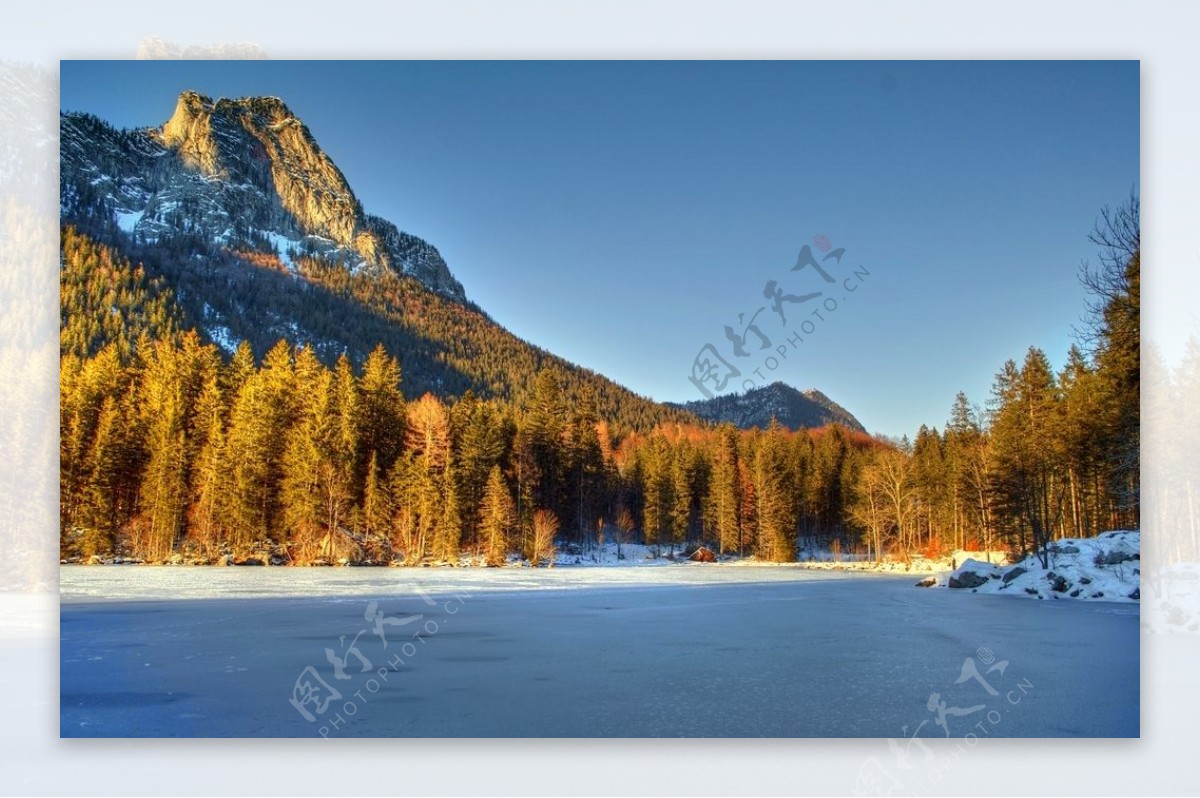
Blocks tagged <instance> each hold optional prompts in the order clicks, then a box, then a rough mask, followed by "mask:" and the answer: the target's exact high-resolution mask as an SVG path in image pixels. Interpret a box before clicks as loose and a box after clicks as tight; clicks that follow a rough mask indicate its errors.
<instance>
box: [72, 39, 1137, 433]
mask: <svg viewBox="0 0 1200 798" xmlns="http://www.w3.org/2000/svg"><path fill="white" fill-rule="evenodd" d="M184 89H195V90H197V91H200V92H203V93H206V94H210V95H213V96H215V97H221V96H224V97H238V96H246V95H264V94H265V95H275V96H278V97H281V98H283V99H284V100H285V101H286V102H287V104H288V105H289V106H290V107H291V109H292V110H293V111H294V112H295V113H296V114H297V115H298V116H299V117H300V118H301V119H302V120H303V121H304V122H305V123H306V124H307V125H308V127H309V129H310V130H311V131H312V133H313V135H314V136H315V137H316V139H317V141H318V143H319V144H320V145H321V147H323V148H324V149H325V150H326V152H328V153H329V155H330V157H332V158H333V160H334V162H335V163H337V165H338V166H339V167H340V168H341V169H342V171H343V172H344V173H345V175H346V177H347V178H348V179H349V181H350V184H351V186H352V187H353V188H354V190H355V192H356V193H357V194H358V196H359V199H360V200H361V201H362V203H363V205H364V207H365V208H366V209H367V210H368V211H369V212H371V213H375V214H378V215H380V216H383V217H385V218H387V219H389V220H391V221H393V222H395V223H396V224H397V226H399V227H400V228H401V229H402V230H406V231H408V232H411V233H414V234H416V235H419V236H421V237H422V238H425V239H426V240H428V241H429V242H430V243H432V244H434V245H435V246H437V247H438V249H439V250H440V251H441V252H442V255H443V256H444V257H445V258H446V261H447V263H449V265H450V268H451V270H452V271H453V272H454V274H455V275H456V276H457V277H458V278H459V279H460V280H461V281H462V283H463V286H464V287H465V289H466V291H467V295H468V296H469V297H470V298H471V299H472V300H474V301H476V302H477V303H478V304H479V305H480V306H482V307H483V308H484V309H485V310H487V311H488V313H489V314H491V315H492V316H493V317H494V318H495V319H496V320H497V321H499V322H500V323H501V324H503V325H505V326H506V327H507V328H508V329H510V330H512V331H513V332H514V333H516V334H517V335H519V336H521V337H523V338H525V339H527V340H529V341H531V342H533V343H536V344H538V345H540V346H543V347H545V348H547V349H549V350H551V351H553V352H555V353H557V354H559V355H562V356H563V357H566V358H568V359H569V360H572V361H574V362H576V363H579V364H581V365H584V366H587V367H589V368H592V369H595V370H597V371H600V372H602V373H604V374H606V375H607V376H609V377H611V378H613V379H615V380H617V381H618V382H620V383H622V384H624V385H626V386H628V387H630V388H632V389H633V390H635V391H638V392H639V393H643V394H646V395H649V396H651V397H653V398H655V399H659V400H674V401H683V400H688V399H693V398H699V396H700V394H699V392H698V391H697V389H696V388H695V387H694V386H693V385H692V383H691V382H689V380H688V375H689V374H690V373H691V367H692V362H693V360H694V358H695V357H696V355H697V353H698V351H699V350H700V348H701V347H702V346H704V345H705V344H706V343H712V344H714V345H715V346H716V348H717V350H718V352H720V353H721V354H722V356H723V357H725V358H726V359H727V360H728V361H729V362H731V363H733V364H734V365H735V366H738V367H739V368H740V370H741V371H742V372H743V377H742V378H738V379H734V380H732V381H731V382H730V385H729V387H730V388H734V387H740V386H741V385H742V381H743V379H744V378H746V377H749V378H750V379H753V380H754V381H755V383H758V384H764V383H765V382H767V381H771V380H775V379H779V380H782V381H784V382H787V383H790V384H792V385H795V386H796V387H799V388H809V387H816V388H818V389H820V390H822V391H823V392H825V393H826V394H828V395H829V396H830V397H832V398H833V399H834V400H836V401H838V402H839V403H841V404H842V405H844V406H845V407H846V408H847V409H849V410H850V411H851V412H853V413H854V414H855V415H856V416H857V417H858V418H859V419H860V420H861V421H862V422H863V424H864V425H865V426H866V427H867V428H868V429H869V430H871V431H872V432H881V433H884V434H888V435H895V436H899V435H901V434H905V433H907V434H909V435H910V436H911V435H912V434H913V433H914V432H915V430H916V428H917V427H918V426H919V425H920V424H922V423H926V424H930V425H936V426H939V427H940V426H942V425H943V424H944V423H945V420H946V417H947V415H948V413H949V409H950V406H951V404H952V402H953V399H954V394H955V392H957V391H959V390H964V391H966V392H967V394H968V396H969V397H970V399H971V400H972V401H973V402H976V403H979V404H983V403H984V402H985V401H986V399H987V397H988V392H989V389H990V386H991V383H992V378H993V377H994V375H995V373H996V371H997V370H998V369H999V368H1000V366H1001V364H1002V363H1003V362H1004V360H1005V359H1007V358H1010V357H1011V358H1014V359H1017V360H1019V359H1020V358H1021V357H1022V356H1023V354H1024V352H1025V350H1026V349H1027V348H1028V347H1029V346H1030V345H1037V346H1039V347H1041V348H1043V349H1045V350H1046V352H1047V354H1048V355H1049V356H1050V358H1051V361H1052V362H1053V363H1054V364H1055V365H1056V366H1057V365H1061V364H1062V362H1063V361H1064V356H1065V353H1066V350H1067V348H1068V347H1069V346H1070V344H1071V342H1072V340H1073V336H1072V330H1073V328H1074V327H1076V326H1077V325H1078V323H1079V321H1080V318H1081V315H1082V313H1083V309H1084V301H1085V297H1084V294H1083V291H1082V289H1081V288H1080V286H1079V283H1078V279H1077V272H1078V269H1079V265H1080V263H1081V262H1082V261H1084V260H1086V259H1090V260H1092V261H1095V258H1096V251H1095V247H1094V246H1093V245H1091V244H1090V243H1089V242H1088V240H1087V234H1088V232H1089V231H1090V230H1091V228H1092V227H1093V225H1094V223H1095V220H1096V217H1097V215H1098V213H1099V211H1100V209H1101V208H1102V207H1103V206H1104V205H1117V204H1120V203H1121V202H1122V201H1123V200H1124V199H1126V198H1127V197H1128V195H1129V192H1130V191H1131V190H1136V189H1137V187H1138V184H1139V67H1138V64H1137V62H1132V61H1126V62H882V61H876V62H803V61H801V62H696V63H692V62H566V63H562V62H501V63H484V62H321V61H315V62H279V61H275V62H272V61H261V62H255V61H247V62H219V61H218V62H180V61H130V62H116V61H110V62H63V64H62V101H61V102H62V108H63V109H64V110H79V111H89V112H91V113H94V114H96V115H98V116H101V117H103V118H105V119H108V120H109V121H111V122H113V123H115V124H116V125H118V126H122V127H139V126H148V125H161V124H162V123H163V122H164V121H166V119H167V118H169V116H170V114H171V112H172V111H173V109H174V106H175V99H176V96H177V95H178V94H179V92H180V91H182V90H184ZM818 234H823V235H825V236H827V237H828V239H829V240H830V241H831V242H832V246H833V247H834V248H838V247H844V248H845V255H844V256H843V258H842V260H841V262H840V263H836V262H835V261H829V262H827V263H825V264H824V265H825V267H826V269H827V271H828V272H829V273H830V274H831V276H833V277H835V278H836V280H837V282H836V283H835V284H833V285H832V286H830V285H826V284H825V283H824V281H823V280H822V279H821V278H820V275H818V274H817V273H816V272H815V270H813V269H811V268H805V269H803V270H801V271H792V270H791V267H792V265H793V264H794V263H795V262H796V259H797V254H798V253H799V251H800V249H801V247H802V246H804V245H805V244H812V242H813V237H814V236H816V235H818ZM813 251H814V252H816V253H817V254H818V255H819V254H820V251H819V250H817V249H816V248H815V247H814V249H813ZM859 266H861V267H865V269H866V270H867V271H869V273H870V276H869V277H868V278H866V279H864V280H863V281H862V282H860V283H858V284H857V287H858V290H857V291H855V292H854V293H853V294H848V293H847V292H846V291H845V290H844V288H843V285H842V280H843V279H844V278H845V277H846V276H848V275H850V274H851V273H852V271H853V270H854V269H856V268H858V267H859ZM770 279H774V280H776V281H777V282H778V284H779V287H780V288H781V289H783V291H784V293H790V294H794V295H803V294H807V293H813V292H816V291H824V294H823V296H822V297H821V298H820V299H817V300H811V301H809V302H806V303H802V304H798V303H791V304H785V305H784V306H783V307H784V311H785V312H786V313H787V315H788V326H787V327H786V328H785V327H784V326H783V325H782V324H781V322H780V320H779V317H778V316H777V315H775V314H774V313H773V312H772V310H771V308H770V307H767V309H766V310H764V311H763V312H762V313H761V314H760V315H759V316H758V322H759V327H760V329H761V330H762V332H763V333H764V334H765V335H766V336H767V337H768V338H770V339H772V348H774V346H776V345H778V344H780V343H783V342H785V341H786V339H787V337H788V336H789V335H790V334H791V333H792V331H797V330H798V327H799V325H800V324H801V323H802V322H803V321H804V320H806V319H807V320H811V321H812V322H813V329H812V332H811V333H810V334H808V335H806V336H803V337H804V339H805V340H804V343H803V344H800V345H798V346H796V347H794V348H793V347H789V348H788V352H789V354H788V357H787V359H786V360H779V361H777V365H776V366H775V368H774V370H771V369H770V368H769V364H767V363H766V362H765V361H764V356H765V355H766V354H767V352H760V351H759V349H758V347H759V344H758V339H757V338H755V337H754V335H753V334H751V335H750V337H749V338H748V341H747V350H749V351H750V353H751V354H750V357H747V358H744V359H739V358H736V357H734V356H733V353H732V350H731V346H730V344H729V342H728V340H727V339H726V337H725V334H724V332H723V330H724V326H725V325H727V324H728V325H732V326H734V327H735V328H739V329H740V325H739V324H738V314H739V313H743V312H744V313H746V315H747V316H750V315H751V314H753V313H754V312H755V311H756V310H757V309H758V308H759V307H762V306H764V305H769V302H768V300H766V299H764V297H763V289H764V284H765V283H766V282H767V280H770ZM826 298H833V299H836V300H837V301H838V307H837V310H836V311H834V312H832V313H829V312H823V313H822V315H823V317H824V320H823V321H822V320H819V319H815V318H812V317H811V312H812V310H815V309H817V308H818V306H819V303H820V302H822V301H823V300H824V299H826ZM755 368H757V369H759V370H760V371H761V373H762V375H763V377H764V378H765V379H760V378H759V377H757V376H755V375H754V374H753V373H752V372H753V370H754V369H755Z"/></svg>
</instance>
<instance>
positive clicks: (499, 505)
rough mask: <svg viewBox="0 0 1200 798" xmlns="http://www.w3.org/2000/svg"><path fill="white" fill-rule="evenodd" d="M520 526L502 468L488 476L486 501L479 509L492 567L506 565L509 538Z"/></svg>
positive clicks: (496, 468)
mask: <svg viewBox="0 0 1200 798" xmlns="http://www.w3.org/2000/svg"><path fill="white" fill-rule="evenodd" d="M515 524H516V510H515V508H514V507H513V500H512V496H511V495H510V494H509V492H508V485H507V484H506V483H505V481H504V475H503V474H502V473H501V472H500V467H499V466H493V467H492V470H491V472H490V473H489V474H488V481H487V487H486V488H485V489H484V492H483V501H482V502H481V503H480V505H479V531H480V534H481V535H482V536H483V540H484V543H485V545H486V561H487V564H488V565H490V566H498V565H503V564H504V561H505V558H506V555H507V553H508V542H509V537H510V535H511V534H512V531H513V527H514V525H515Z"/></svg>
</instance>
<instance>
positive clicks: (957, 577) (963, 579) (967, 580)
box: [946, 571, 987, 588]
mask: <svg viewBox="0 0 1200 798" xmlns="http://www.w3.org/2000/svg"><path fill="white" fill-rule="evenodd" d="M986 583H987V577H986V576H980V575H979V574H977V573H975V572H974V571H963V572H962V573H960V574H954V575H952V576H951V577H950V581H949V582H947V583H946V584H947V586H948V587H959V588H962V587H979V586H980V585H983V584H986Z"/></svg>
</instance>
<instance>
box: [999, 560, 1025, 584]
mask: <svg viewBox="0 0 1200 798" xmlns="http://www.w3.org/2000/svg"><path fill="white" fill-rule="evenodd" d="M1025 572H1026V571H1025V569H1024V568H1022V567H1021V566H1019V565H1018V566H1017V567H1016V568H1012V569H1010V570H1008V571H1006V572H1005V573H1004V576H1003V577H1001V578H1002V579H1003V580H1004V584H1006V585H1007V584H1008V583H1009V582H1011V581H1012V580H1014V579H1016V578H1017V577H1018V576H1020V575H1021V574H1023V573H1025Z"/></svg>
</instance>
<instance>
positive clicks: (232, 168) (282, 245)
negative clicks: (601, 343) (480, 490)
mask: <svg viewBox="0 0 1200 798" xmlns="http://www.w3.org/2000/svg"><path fill="white" fill-rule="evenodd" d="M60 136H61V142H60V150H61V168H60V211H61V217H62V224H63V227H64V236H63V241H64V242H70V246H69V247H67V246H66V243H64V248H63V250H62V259H63V264H62V283H63V292H62V301H61V306H62V307H61V313H62V317H63V330H64V335H63V339H62V344H61V347H62V352H63V353H64V354H68V353H69V354H74V355H78V356H84V357H86V356H90V355H93V354H95V352H96V351H98V349H99V348H100V347H101V346H103V345H104V344H106V343H109V342H111V341H113V340H114V338H120V339H121V342H123V343H125V344H126V345H127V344H129V343H130V342H133V341H136V339H137V337H138V335H139V334H140V333H146V334H149V335H151V336H153V335H155V334H159V333H161V331H163V330H185V329H189V328H194V329H196V330H198V331H200V333H201V334H202V335H203V336H205V337H207V339H208V340H210V341H211V342H213V343H215V344H217V345H218V346H219V347H221V348H222V349H223V350H224V351H225V352H226V353H232V352H233V351H234V350H235V349H236V347H237V345H238V343H239V342H240V341H246V342H248V343H249V344H250V346H251V348H252V349H253V351H254V353H255V355H256V356H257V357H259V358H261V357H262V356H263V355H265V354H266V352H267V351H268V350H269V349H270V348H271V347H272V346H273V345H274V344H275V343H276V342H277V341H279V340H280V339H287V340H288V341H289V342H291V343H293V344H295V345H309V346H311V347H312V348H313V350H314V351H315V352H316V354H317V355H318V357H320V358H321V359H322V360H323V361H325V362H326V363H327V364H332V363H333V362H334V361H335V360H336V359H337V358H338V357H340V356H341V355H343V354H345V355H348V356H349V357H350V358H351V360H352V361H353V362H355V363H362V362H363V360H364V359H365V358H366V356H367V354H368V353H369V352H370V351H371V350H372V349H374V348H375V347H376V346H377V345H378V344H382V345H383V346H384V347H385V348H386V349H387V350H388V352H389V353H391V354H392V355H393V356H395V357H396V358H397V360H398V361H399V362H400V366H401V370H402V390H403V391H404V393H405V394H406V395H407V396H409V397H410V398H415V397H418V396H420V395H422V394H423V393H425V392H427V391H429V392H432V393H434V394H436V395H438V396H440V397H442V398H450V397H456V396H462V395H463V394H464V393H466V392H467V391H473V392H474V393H475V394H476V395H478V396H481V397H484V398H487V397H496V398H500V399H506V400H516V401H521V400H523V399H524V398H525V397H526V396H527V395H528V394H529V392H530V391H531V390H532V387H533V382H534V379H535V377H536V376H537V374H538V373H539V372H541V371H544V370H546V369H548V368H556V369H558V370H560V372H561V374H562V379H561V383H562V390H563V392H564V395H565V397H566V398H567V399H568V400H574V399H578V398H580V397H581V396H583V395H584V394H585V393H587V394H590V395H591V396H592V397H593V398H594V401H595V405H596V408H597V410H598V411H599V412H600V413H601V414H602V415H603V416H604V417H606V418H608V419H610V420H611V421H613V422H616V423H618V424H620V425H624V426H627V427H631V428H638V429H648V428H651V427H653V426H654V425H656V424H659V423H663V422H667V421H685V422H686V421H690V422H693V423H694V422H695V419H694V417H692V416H690V415H689V414H687V413H686V412H685V411H682V410H679V409H678V408H674V407H671V406H668V405H663V404H659V403H656V402H653V401H652V400H650V399H648V398H645V397H642V396H639V395H637V394H635V393H633V392H632V391H629V390H628V389H626V388H624V387H623V386H621V385H618V384H617V383H615V382H613V381H612V380H609V379H607V378H606V377H604V376H602V375H599V374H596V373H595V372H592V371H590V370H588V369H584V368H581V367H579V366H576V365H574V364H572V363H569V362H567V361H565V360H563V359H561V358H559V357H556V356H555V355H553V354H551V353H550V352H548V351H546V350H544V349H542V348H540V347H537V346H534V345H532V344H530V343H528V342H526V341H524V340H522V339H520V338H518V337H516V336H515V335H513V334H512V333H510V332H509V331H508V330H506V329H504V328H503V327H501V326H500V325H499V324H497V323H496V322H495V321H493V320H492V319H491V318H489V317H488V316H487V314H486V313H484V312H483V311H482V310H481V309H480V308H479V307H478V306H477V305H475V304H474V303H473V302H471V301H469V300H468V299H467V298H466V294H465V292H464V291H463V288H462V285H461V284H460V283H459V282H458V280H456V279H455V278H454V276H453V274H452V273H451V272H450V270H449V268H448V266H447V265H446V263H445V261H444V260H443V259H442V257H441V255H440V254H439V253H438V251H437V249H436V248H435V247H433V246H432V245H431V244H429V243H427V242H425V241H423V240H422V239H420V238H418V237H416V236H414V235H411V234H409V233H405V232H402V231H400V230H399V229H398V228H397V227H396V226H395V225H393V224H392V223H390V222H388V221H385V220H383V219H380V218H379V217H376V216H372V215H370V214H368V213H366V212H365V211H364V209H363V207H362V205H361V203H360V202H359V200H358V198H357V197H356V196H355V195H354V192H353V190H352V189H351V187H350V185H349V184H348V182H347V180H346V178H345V176H344V175H343V174H342V173H341V171H340V170H339V169H338V168H337V166H336V165H335V164H334V163H333V162H332V160H331V159H330V158H329V157H328V156H327V155H326V154H325V153H324V152H323V151H322V150H321V148H320V146H319V145H318V144H317V142H316V140H315V138H314V137H313V135H312V133H311V132H310V131H309V130H308V128H307V127H306V126H305V125H304V123H303V122H301V121H300V120H299V119H297V118H296V117H295V115H294V114H292V112H291V111H290V110H289V109H288V107H287V106H286V105H285V104H284V102H283V101H282V100H280V99H277V98H274V97H255V98H242V99H234V100H228V99H218V100H215V101H214V100H213V99H211V98H209V97H205V96H203V95H201V94H198V93H196V92H191V91H188V92H184V93H183V94H181V95H180V97H179V99H178V102H177V103H176V106H175V111H174V113H173V114H172V115H171V117H170V118H169V119H168V120H167V122H166V123H165V124H163V125H162V126H161V127H158V128H148V129H136V130H120V129H117V128H115V127H113V126H112V125H110V124H108V123H107V122H105V121H104V120H102V119H100V118H98V117H96V116H94V115H91V114H85V113H63V114H61V115H60ZM100 297H107V299H104V300H103V301H101V300H100ZM139 298H140V299H139ZM145 303H151V304H150V305H145ZM124 305H131V306H128V307H126V306H124ZM76 316H82V317H83V318H82V319H76V318H73V317H76ZM118 319H121V320H126V321H118ZM122 324H124V325H126V326H128V325H130V324H132V325H133V326H132V327H131V328H130V329H128V330H122V331H120V332H117V331H115V330H114V328H116V327H120V326H122Z"/></svg>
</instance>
